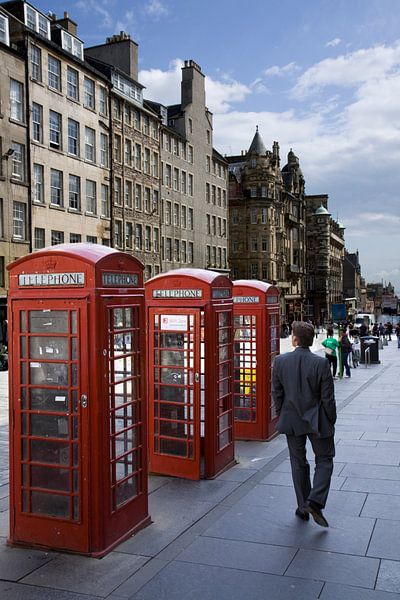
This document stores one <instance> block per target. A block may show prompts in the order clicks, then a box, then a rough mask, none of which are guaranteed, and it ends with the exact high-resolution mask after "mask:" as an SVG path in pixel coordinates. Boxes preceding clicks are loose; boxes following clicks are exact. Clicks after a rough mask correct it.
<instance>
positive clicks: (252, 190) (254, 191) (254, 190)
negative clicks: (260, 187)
mask: <svg viewBox="0 0 400 600" xmlns="http://www.w3.org/2000/svg"><path fill="white" fill-rule="evenodd" d="M250 197H251V198H257V188H256V187H255V186H252V187H251V188H250Z"/></svg>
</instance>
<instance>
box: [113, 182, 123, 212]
mask: <svg viewBox="0 0 400 600" xmlns="http://www.w3.org/2000/svg"><path fill="white" fill-rule="evenodd" d="M121 193H122V182H121V178H120V177H115V179H114V204H116V205H117V206H121V204H122V197H121Z"/></svg>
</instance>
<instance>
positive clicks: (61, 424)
mask: <svg viewBox="0 0 400 600" xmlns="http://www.w3.org/2000/svg"><path fill="white" fill-rule="evenodd" d="M31 435H36V436H41V437H47V438H67V437H69V427H68V418H67V417H58V416H52V415H41V414H39V415H34V414H31Z"/></svg>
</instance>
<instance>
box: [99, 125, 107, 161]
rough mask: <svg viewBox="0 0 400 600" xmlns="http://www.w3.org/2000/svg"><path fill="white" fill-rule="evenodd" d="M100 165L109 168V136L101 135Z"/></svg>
mask: <svg viewBox="0 0 400 600" xmlns="http://www.w3.org/2000/svg"><path fill="white" fill-rule="evenodd" d="M100 165H101V166H102V167H108V135H107V134H105V133H100Z"/></svg>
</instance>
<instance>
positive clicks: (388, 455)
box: [336, 444, 400, 467]
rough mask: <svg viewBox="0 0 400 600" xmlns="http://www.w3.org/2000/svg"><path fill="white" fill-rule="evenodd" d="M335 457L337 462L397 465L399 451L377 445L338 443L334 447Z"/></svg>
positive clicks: (399, 457)
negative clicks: (363, 445)
mask: <svg viewBox="0 0 400 600" xmlns="http://www.w3.org/2000/svg"><path fill="white" fill-rule="evenodd" d="M336 459H337V460H338V461H339V462H347V463H362V464H367V465H393V466H396V467H398V466H399V461H400V452H399V450H398V449H397V448H380V447H379V446H378V447H373V448H368V447H367V448H365V447H360V446H356V445H351V444H343V445H340V444H339V445H338V446H337V447H336Z"/></svg>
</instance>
